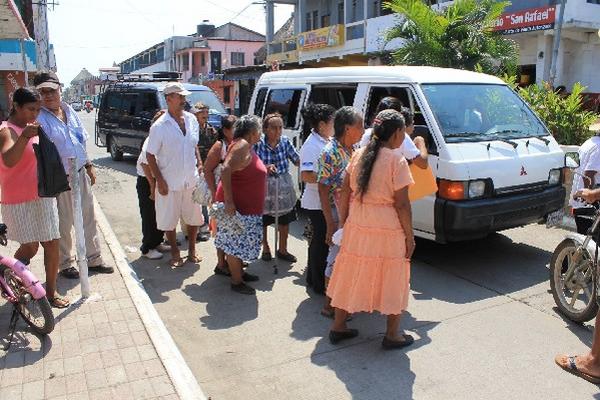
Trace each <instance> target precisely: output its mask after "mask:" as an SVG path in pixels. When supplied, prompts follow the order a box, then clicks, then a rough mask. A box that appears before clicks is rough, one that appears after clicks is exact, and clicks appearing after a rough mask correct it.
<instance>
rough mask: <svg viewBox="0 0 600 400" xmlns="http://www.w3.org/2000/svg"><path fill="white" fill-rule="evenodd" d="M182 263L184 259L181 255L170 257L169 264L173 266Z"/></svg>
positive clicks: (178, 265) (175, 266)
mask: <svg viewBox="0 0 600 400" xmlns="http://www.w3.org/2000/svg"><path fill="white" fill-rule="evenodd" d="M183 264H184V261H183V259H182V258H181V257H179V258H171V260H170V261H169V265H170V266H171V267H173V268H177V267H181V266H182V265H183Z"/></svg>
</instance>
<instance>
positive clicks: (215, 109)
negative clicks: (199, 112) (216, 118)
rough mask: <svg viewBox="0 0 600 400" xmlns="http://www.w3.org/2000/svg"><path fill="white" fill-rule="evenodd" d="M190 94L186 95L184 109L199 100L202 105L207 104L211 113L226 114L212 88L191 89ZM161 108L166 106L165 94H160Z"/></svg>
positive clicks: (187, 108)
mask: <svg viewBox="0 0 600 400" xmlns="http://www.w3.org/2000/svg"><path fill="white" fill-rule="evenodd" d="M191 92H192V94H190V95H188V96H186V100H187V104H186V106H185V109H186V110H189V109H190V108H192V106H193V105H194V104H196V103H197V102H199V101H201V102H202V103H204V105H206V106H208V108H209V112H210V113H211V114H226V113H227V112H226V111H225V107H223V104H221V101H220V100H219V99H218V98H217V96H216V95H215V94H214V93H213V91H212V90H191ZM160 99H161V103H162V104H161V108H167V102H166V100H165V96H160Z"/></svg>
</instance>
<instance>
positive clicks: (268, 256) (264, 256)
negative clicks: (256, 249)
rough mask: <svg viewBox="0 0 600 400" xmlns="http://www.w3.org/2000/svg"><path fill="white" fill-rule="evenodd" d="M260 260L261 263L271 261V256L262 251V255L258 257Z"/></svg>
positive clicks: (267, 252) (269, 253)
mask: <svg viewBox="0 0 600 400" xmlns="http://www.w3.org/2000/svg"><path fill="white" fill-rule="evenodd" d="M260 259H261V260H263V261H271V260H272V259H273V256H272V255H271V252H270V251H263V253H262V255H261V256H260Z"/></svg>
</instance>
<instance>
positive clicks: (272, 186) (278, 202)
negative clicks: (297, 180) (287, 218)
mask: <svg viewBox="0 0 600 400" xmlns="http://www.w3.org/2000/svg"><path fill="white" fill-rule="evenodd" d="M277 185H279V187H277ZM276 192H277V194H278V196H276V195H275V193H276ZM297 201H298V198H297V197H296V191H295V190H294V180H293V179H292V175H291V174H290V173H289V172H286V173H284V174H279V175H269V176H268V177H267V195H266V196H265V207H264V210H263V213H264V214H266V215H270V216H272V217H278V216H279V217H280V216H282V215H285V214H287V213H289V212H290V211H292V210H293V209H294V207H295V206H296V202H297Z"/></svg>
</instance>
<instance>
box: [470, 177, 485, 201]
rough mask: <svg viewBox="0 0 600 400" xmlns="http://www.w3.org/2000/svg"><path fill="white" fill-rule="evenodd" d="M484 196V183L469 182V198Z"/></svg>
mask: <svg viewBox="0 0 600 400" xmlns="http://www.w3.org/2000/svg"><path fill="white" fill-rule="evenodd" d="M484 195H485V181H470V182H469V198H470V199H476V198H478V197H483V196H484Z"/></svg>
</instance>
